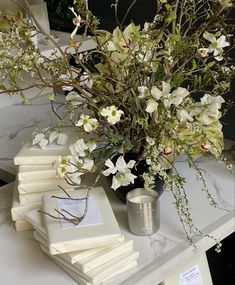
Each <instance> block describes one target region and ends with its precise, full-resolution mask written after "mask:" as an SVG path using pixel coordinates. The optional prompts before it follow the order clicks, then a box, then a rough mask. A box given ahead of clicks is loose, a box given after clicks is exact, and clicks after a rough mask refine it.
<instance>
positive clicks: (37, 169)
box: [18, 164, 58, 181]
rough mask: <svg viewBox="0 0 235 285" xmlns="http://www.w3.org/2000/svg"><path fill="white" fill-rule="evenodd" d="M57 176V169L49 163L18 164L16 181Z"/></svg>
mask: <svg viewBox="0 0 235 285" xmlns="http://www.w3.org/2000/svg"><path fill="white" fill-rule="evenodd" d="M54 178H58V175H57V169H56V167H55V166H53V165H51V164H44V165H19V167H18V181H31V180H39V179H54Z"/></svg>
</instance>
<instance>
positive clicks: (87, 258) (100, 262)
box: [25, 187, 138, 285]
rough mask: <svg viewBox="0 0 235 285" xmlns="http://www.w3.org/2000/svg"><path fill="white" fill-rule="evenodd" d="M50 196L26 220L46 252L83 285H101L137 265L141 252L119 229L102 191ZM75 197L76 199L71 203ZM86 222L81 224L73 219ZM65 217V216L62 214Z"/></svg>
mask: <svg viewBox="0 0 235 285" xmlns="http://www.w3.org/2000/svg"><path fill="white" fill-rule="evenodd" d="M87 191H88V190H87V189H79V190H76V191H66V192H67V194H68V195H69V196H70V198H69V197H68V195H67V194H66V193H64V192H63V191H59V192H55V193H54V195H53V196H52V195H51V194H46V195H44V196H43V198H42V206H41V207H42V208H41V211H38V210H37V209H34V210H32V211H29V212H28V213H27V214H26V215H25V218H26V220H27V221H28V222H29V223H31V224H32V226H33V228H34V237H35V239H36V240H37V241H38V242H39V244H40V247H41V249H42V251H43V252H44V253H45V254H46V255H47V256H48V257H49V258H50V259H52V260H53V261H54V262H55V263H56V264H58V265H59V266H60V267H61V268H62V269H63V270H64V271H65V272H67V273H68V274H69V275H70V276H71V277H72V278H74V279H75V280H76V281H77V282H78V283H79V284H86V285H87V284H100V283H102V282H104V281H105V280H108V279H109V278H112V277H114V276H116V275H118V274H120V273H123V272H125V271H127V270H128V269H131V268H133V267H135V266H136V265H137V258H138V252H136V251H134V250H133V241H132V240H129V239H127V238H125V237H124V236H123V235H122V233H121V231H120V229H119V226H118V223H117V221H116V218H115V216H114V214H113V211H112V208H111V206H110V203H109V200H108V198H107V196H106V194H105V191H104V190H103V188H102V187H97V188H93V189H92V190H91V192H90V196H89V199H86V195H87ZM71 197H72V199H71ZM86 207H87V212H86V215H85V218H84V219H83V220H82V221H81V222H80V223H78V224H74V223H73V222H71V221H69V220H68V219H70V218H75V217H81V216H82V215H83V214H84V212H85V211H86ZM59 212H60V213H62V215H60V214H58V213H59Z"/></svg>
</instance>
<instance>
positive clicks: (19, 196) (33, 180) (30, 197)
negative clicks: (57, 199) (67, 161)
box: [11, 138, 73, 231]
mask: <svg viewBox="0 0 235 285" xmlns="http://www.w3.org/2000/svg"><path fill="white" fill-rule="evenodd" d="M68 153H69V148H68V145H65V146H61V145H56V144H52V145H51V146H48V147H47V148H46V149H44V150H42V149H41V148H39V147H38V146H32V138H30V139H29V140H28V141H27V142H26V143H25V145H24V146H23V147H22V149H21V150H20V151H19V152H18V154H17V155H16V157H15V158H14V164H15V165H17V167H18V174H17V179H16V183H15V189H14V198H13V205H12V210H11V214H12V219H13V221H14V222H15V227H16V230H17V231H23V230H29V229H31V228H32V226H31V224H29V223H28V222H27V221H26V220H25V217H24V215H25V213H26V212H28V211H29V210H32V209H35V208H37V207H39V206H40V205H41V197H42V196H43V195H44V194H45V193H48V192H50V193H51V192H53V191H55V190H58V185H60V186H62V187H64V188H65V189H70V190H72V189H73V188H72V187H71V186H70V185H69V184H67V183H66V181H65V180H64V179H61V178H59V177H58V176H57V171H56V168H55V167H53V165H54V162H55V161H57V160H58V156H59V155H66V154H68Z"/></svg>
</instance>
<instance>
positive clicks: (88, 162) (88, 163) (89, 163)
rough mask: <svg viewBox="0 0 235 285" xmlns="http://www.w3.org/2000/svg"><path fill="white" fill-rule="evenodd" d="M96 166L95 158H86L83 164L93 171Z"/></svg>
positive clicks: (86, 168)
mask: <svg viewBox="0 0 235 285" xmlns="http://www.w3.org/2000/svg"><path fill="white" fill-rule="evenodd" d="M93 167H94V160H92V159H88V158H86V159H85V160H84V162H83V164H82V168H83V169H85V170H87V171H91V170H92V169H93Z"/></svg>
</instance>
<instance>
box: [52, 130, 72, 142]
mask: <svg viewBox="0 0 235 285" xmlns="http://www.w3.org/2000/svg"><path fill="white" fill-rule="evenodd" d="M56 139H57V144H59V145H65V144H66V142H67V140H68V136H67V135H66V134H63V133H58V132H56V131H53V132H51V133H50V136H49V143H53V142H54V141H55V140H56Z"/></svg>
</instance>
